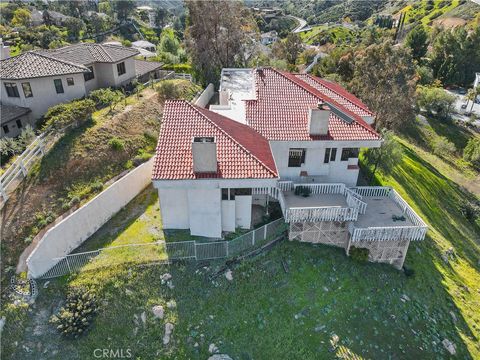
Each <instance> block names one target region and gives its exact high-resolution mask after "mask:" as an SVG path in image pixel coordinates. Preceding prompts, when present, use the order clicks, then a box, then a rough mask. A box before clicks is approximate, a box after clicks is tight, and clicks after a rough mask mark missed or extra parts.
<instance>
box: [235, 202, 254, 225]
mask: <svg viewBox="0 0 480 360" xmlns="http://www.w3.org/2000/svg"><path fill="white" fill-rule="evenodd" d="M235 226H236V227H240V228H242V229H250V228H251V227H252V196H251V195H241V196H238V195H237V196H235Z"/></svg>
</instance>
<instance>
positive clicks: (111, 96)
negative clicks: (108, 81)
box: [88, 88, 123, 110]
mask: <svg viewBox="0 0 480 360" xmlns="http://www.w3.org/2000/svg"><path fill="white" fill-rule="evenodd" d="M88 97H89V98H90V99H91V100H93V101H94V102H95V106H96V107H97V108H98V109H100V108H103V107H106V106H110V110H113V108H114V107H115V105H116V104H117V103H118V102H119V101H121V100H122V98H123V94H122V92H121V91H120V90H113V89H110V88H105V89H97V90H93V91H92V92H91V93H90V94H89V95H88Z"/></svg>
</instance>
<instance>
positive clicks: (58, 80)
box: [53, 79, 65, 94]
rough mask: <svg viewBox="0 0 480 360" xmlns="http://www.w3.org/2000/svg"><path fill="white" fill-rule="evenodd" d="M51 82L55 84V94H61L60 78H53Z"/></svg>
mask: <svg viewBox="0 0 480 360" xmlns="http://www.w3.org/2000/svg"><path fill="white" fill-rule="evenodd" d="M53 83H54V84H55V90H57V94H63V93H64V92H65V91H63V84H62V79H54V80H53Z"/></svg>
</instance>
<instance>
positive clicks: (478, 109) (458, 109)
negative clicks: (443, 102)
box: [445, 0, 480, 126]
mask: <svg viewBox="0 0 480 360" xmlns="http://www.w3.org/2000/svg"><path fill="white" fill-rule="evenodd" d="M478 1H480V0H478ZM445 91H446V92H448V93H449V94H451V95H453V96H455V98H456V100H455V103H454V104H453V106H454V108H455V113H454V114H453V115H452V117H453V118H454V119H456V120H461V121H467V120H468V119H469V118H468V117H467V116H465V115H464V114H465V112H466V111H470V109H471V106H472V102H471V101H469V102H468V106H467V108H466V109H462V105H464V104H465V103H466V102H467V100H466V99H465V95H462V94H459V93H458V92H457V91H452V90H445ZM472 113H474V114H475V115H476V116H477V118H479V119H480V104H475V105H473V109H472ZM474 124H475V125H477V126H480V120H476V121H475V122H474Z"/></svg>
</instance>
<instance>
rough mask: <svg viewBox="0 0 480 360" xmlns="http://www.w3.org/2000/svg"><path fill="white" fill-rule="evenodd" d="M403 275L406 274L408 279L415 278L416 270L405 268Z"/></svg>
mask: <svg viewBox="0 0 480 360" xmlns="http://www.w3.org/2000/svg"><path fill="white" fill-rule="evenodd" d="M403 273H404V274H405V276H406V277H413V276H414V275H415V270H413V269H412V268H408V267H406V266H404V267H403Z"/></svg>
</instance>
